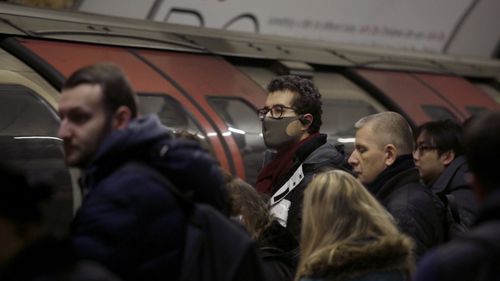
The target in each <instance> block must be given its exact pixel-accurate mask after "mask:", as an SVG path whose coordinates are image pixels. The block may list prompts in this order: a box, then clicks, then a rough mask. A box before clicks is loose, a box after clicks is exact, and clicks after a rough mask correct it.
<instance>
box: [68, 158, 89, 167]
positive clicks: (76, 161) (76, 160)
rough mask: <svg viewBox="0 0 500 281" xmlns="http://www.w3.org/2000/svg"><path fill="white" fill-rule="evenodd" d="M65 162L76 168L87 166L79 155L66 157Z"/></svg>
mask: <svg viewBox="0 0 500 281" xmlns="http://www.w3.org/2000/svg"><path fill="white" fill-rule="evenodd" d="M64 162H65V163H66V166H69V167H74V168H84V167H85V166H86V165H85V163H84V161H82V159H80V158H77V157H66V158H65V159H64Z"/></svg>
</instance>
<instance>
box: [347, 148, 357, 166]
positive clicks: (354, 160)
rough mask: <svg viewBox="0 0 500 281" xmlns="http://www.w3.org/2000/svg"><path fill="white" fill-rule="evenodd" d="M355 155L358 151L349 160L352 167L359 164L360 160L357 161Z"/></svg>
mask: <svg viewBox="0 0 500 281" xmlns="http://www.w3.org/2000/svg"><path fill="white" fill-rule="evenodd" d="M355 154H356V150H354V151H353V152H352V153H351V156H349V159H347V163H349V165H351V166H353V167H354V166H356V165H357V164H358V159H357V156H356V155H355Z"/></svg>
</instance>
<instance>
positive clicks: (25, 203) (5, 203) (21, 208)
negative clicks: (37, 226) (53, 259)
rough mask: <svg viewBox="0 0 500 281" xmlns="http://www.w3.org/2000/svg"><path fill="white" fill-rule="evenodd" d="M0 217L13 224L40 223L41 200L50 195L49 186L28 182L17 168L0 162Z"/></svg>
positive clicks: (45, 199) (46, 198)
mask: <svg viewBox="0 0 500 281" xmlns="http://www.w3.org/2000/svg"><path fill="white" fill-rule="evenodd" d="M0 182H1V183H2V187H1V188H0V217H3V218H5V219H7V220H8V221H10V222H11V223H13V224H14V225H19V224H24V223H41V221H42V208H41V205H42V203H43V202H45V201H47V200H48V199H49V198H50V196H51V195H52V190H51V188H50V186H48V185H43V184H36V185H35V184H30V183H29V182H28V179H27V178H26V176H25V175H24V174H23V173H22V172H20V171H19V170H17V169H14V168H13V167H11V166H8V165H6V164H4V163H0Z"/></svg>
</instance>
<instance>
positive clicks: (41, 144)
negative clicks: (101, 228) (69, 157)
mask: <svg viewBox="0 0 500 281" xmlns="http://www.w3.org/2000/svg"><path fill="white" fill-rule="evenodd" d="M58 123H59V121H58V118H57V116H56V115H55V113H54V111H53V110H52V109H51V108H50V107H49V106H48V105H47V104H46V103H45V102H44V101H43V100H42V99H40V98H39V97H38V96H37V95H36V94H35V93H34V92H33V91H31V90H30V89H28V88H26V87H24V86H20V85H0V155H2V161H3V162H5V163H7V164H9V165H11V166H14V167H16V168H18V169H21V170H22V171H24V172H25V173H26V175H27V177H28V179H29V180H30V181H31V182H45V183H48V184H50V185H51V186H53V187H55V190H54V191H55V194H54V197H53V200H52V201H51V202H50V203H49V204H47V205H46V206H45V212H46V221H45V225H44V226H45V227H46V229H45V230H46V231H49V232H52V233H55V234H56V235H62V234H64V233H65V232H66V231H67V229H68V227H69V223H70V222H71V219H72V214H73V193H72V181H71V176H70V172H69V170H68V168H67V167H66V166H65V164H64V152H63V147H62V141H61V140H60V139H58V138H56V137H55V135H56V133H57V128H58Z"/></svg>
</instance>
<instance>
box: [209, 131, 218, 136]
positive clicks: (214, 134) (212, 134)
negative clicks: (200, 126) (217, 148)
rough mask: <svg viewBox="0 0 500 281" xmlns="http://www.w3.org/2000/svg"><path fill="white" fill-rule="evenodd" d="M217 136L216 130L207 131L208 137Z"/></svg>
mask: <svg viewBox="0 0 500 281" xmlns="http://www.w3.org/2000/svg"><path fill="white" fill-rule="evenodd" d="M216 136H217V133H216V132H210V133H207V137H216Z"/></svg>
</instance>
